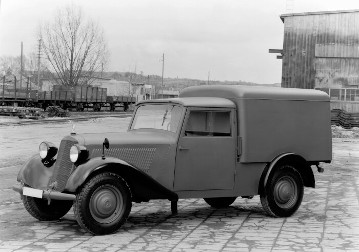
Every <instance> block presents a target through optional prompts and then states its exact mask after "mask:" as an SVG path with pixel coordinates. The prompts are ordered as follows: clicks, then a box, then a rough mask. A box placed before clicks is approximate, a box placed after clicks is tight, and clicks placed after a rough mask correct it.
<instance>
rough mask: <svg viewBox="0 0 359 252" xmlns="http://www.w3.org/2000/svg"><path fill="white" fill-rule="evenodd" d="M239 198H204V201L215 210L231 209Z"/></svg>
mask: <svg viewBox="0 0 359 252" xmlns="http://www.w3.org/2000/svg"><path fill="white" fill-rule="evenodd" d="M236 198H237V197H219V198H204V201H205V202H206V203H207V204H208V205H210V206H211V207H214V208H224V207H229V206H230V205H231V204H232V203H233V202H234V201H235V200H236Z"/></svg>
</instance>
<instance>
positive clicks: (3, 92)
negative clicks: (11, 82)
mask: <svg viewBox="0 0 359 252" xmlns="http://www.w3.org/2000/svg"><path fill="white" fill-rule="evenodd" d="M5 79H6V76H5V71H4V76H3V81H2V102H3V105H4V104H5V97H4V95H5Z"/></svg>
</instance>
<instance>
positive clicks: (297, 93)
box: [179, 85, 329, 101]
mask: <svg viewBox="0 0 359 252" xmlns="http://www.w3.org/2000/svg"><path fill="white" fill-rule="evenodd" d="M179 97H222V98H227V99H266V100H304V101H329V96H328V95H327V93H325V92H323V91H319V90H314V89H299V88H280V87H263V86H255V87H253V86H243V85H204V86H193V87H188V88H185V89H183V90H182V92H181V93H180V95H179Z"/></svg>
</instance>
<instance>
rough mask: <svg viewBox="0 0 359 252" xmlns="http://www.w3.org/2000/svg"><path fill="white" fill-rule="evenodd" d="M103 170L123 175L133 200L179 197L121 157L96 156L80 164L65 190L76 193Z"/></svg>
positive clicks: (174, 198) (173, 198) (175, 198)
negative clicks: (103, 157) (104, 157)
mask: <svg viewBox="0 0 359 252" xmlns="http://www.w3.org/2000/svg"><path fill="white" fill-rule="evenodd" d="M103 172H113V173H116V174H118V175H119V176H121V177H122V178H123V179H124V180H125V181H126V183H127V185H128V186H129V187H130V190H131V194H132V200H133V201H135V202H141V201H148V200H150V199H169V200H177V199H178V195H177V194H176V193H174V192H172V191H171V190H169V189H167V188H166V187H164V186H162V185H161V184H160V183H158V182H157V181H156V180H154V179H153V178H152V177H150V176H149V175H148V174H147V173H145V172H143V171H142V170H140V169H138V168H137V167H134V166H133V165H131V164H129V163H127V162H125V161H123V160H121V159H117V158H112V157H107V158H106V159H102V158H101V157H96V158H93V159H91V160H89V161H88V162H86V163H84V164H81V165H79V166H78V167H77V168H76V169H75V171H74V172H73V173H72V174H71V176H70V177H69V179H68V181H67V184H66V188H65V190H66V191H68V192H73V193H75V192H77V191H78V190H79V189H80V188H81V186H82V185H83V184H84V183H85V182H86V181H88V180H89V179H91V178H92V177H93V176H96V175H97V174H99V173H103Z"/></svg>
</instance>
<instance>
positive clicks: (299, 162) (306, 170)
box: [258, 153, 315, 194]
mask: <svg viewBox="0 0 359 252" xmlns="http://www.w3.org/2000/svg"><path fill="white" fill-rule="evenodd" d="M280 164H290V165H293V166H294V167H295V168H296V169H297V171H298V172H299V173H300V175H301V177H302V180H303V184H304V186H306V187H313V188H314V187H315V178H314V174H313V171H312V169H311V167H310V165H309V164H308V162H307V161H306V160H305V159H304V158H303V157H301V156H299V155H297V154H295V153H284V154H281V155H279V156H278V157H276V158H275V159H273V160H272V162H270V163H269V164H268V165H267V167H266V168H265V169H264V171H263V173H262V176H261V179H260V184H259V191H258V193H259V194H261V193H262V192H263V190H264V188H265V186H266V185H267V182H268V179H269V176H270V175H271V174H272V173H273V172H274V171H275V168H276V167H277V166H278V165H280Z"/></svg>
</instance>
